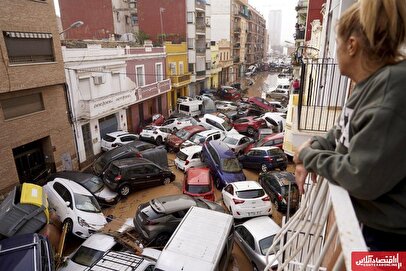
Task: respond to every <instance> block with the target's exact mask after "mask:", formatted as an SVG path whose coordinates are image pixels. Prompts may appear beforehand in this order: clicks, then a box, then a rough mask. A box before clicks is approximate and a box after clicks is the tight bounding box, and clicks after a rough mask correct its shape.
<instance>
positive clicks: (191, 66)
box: [189, 63, 195, 73]
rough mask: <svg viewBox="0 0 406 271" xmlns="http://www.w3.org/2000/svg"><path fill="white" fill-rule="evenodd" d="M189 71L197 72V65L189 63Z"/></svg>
mask: <svg viewBox="0 0 406 271" xmlns="http://www.w3.org/2000/svg"><path fill="white" fill-rule="evenodd" d="M189 72H191V73H194V72H195V66H194V64H193V63H189Z"/></svg>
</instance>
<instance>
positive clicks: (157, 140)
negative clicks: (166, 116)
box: [155, 136, 163, 146]
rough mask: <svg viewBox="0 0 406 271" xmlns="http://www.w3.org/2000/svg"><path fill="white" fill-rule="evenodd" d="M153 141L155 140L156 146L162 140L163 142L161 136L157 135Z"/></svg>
mask: <svg viewBox="0 0 406 271" xmlns="http://www.w3.org/2000/svg"><path fill="white" fill-rule="evenodd" d="M155 142H156V144H157V145H158V146H160V145H162V142H163V140H162V136H158V137H157V138H156V140H155Z"/></svg>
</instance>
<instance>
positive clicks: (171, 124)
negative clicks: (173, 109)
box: [161, 117, 198, 133]
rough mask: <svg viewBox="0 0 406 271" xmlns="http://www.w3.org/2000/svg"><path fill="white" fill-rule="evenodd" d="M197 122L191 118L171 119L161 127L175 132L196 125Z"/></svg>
mask: <svg viewBox="0 0 406 271" xmlns="http://www.w3.org/2000/svg"><path fill="white" fill-rule="evenodd" d="M197 124H198V122H197V120H195V119H194V118H192V117H181V118H173V119H168V120H166V121H165V122H164V123H163V124H162V125H161V127H162V128H168V129H170V130H171V131H172V132H174V133H175V132H177V131H179V130H180V129H183V128H185V127H186V126H192V125H197Z"/></svg>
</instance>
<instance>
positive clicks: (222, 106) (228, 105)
mask: <svg viewBox="0 0 406 271" xmlns="http://www.w3.org/2000/svg"><path fill="white" fill-rule="evenodd" d="M214 103H215V105H216V109H217V110H218V111H236V110H237V109H238V104H236V103H234V102H230V101H215V102H214Z"/></svg>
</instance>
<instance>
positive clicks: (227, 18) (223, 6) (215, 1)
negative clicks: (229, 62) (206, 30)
mask: <svg viewBox="0 0 406 271" xmlns="http://www.w3.org/2000/svg"><path fill="white" fill-rule="evenodd" d="M230 38H231V0H212V1H211V40H213V41H220V40H221V39H226V40H228V41H229V40H230Z"/></svg>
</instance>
